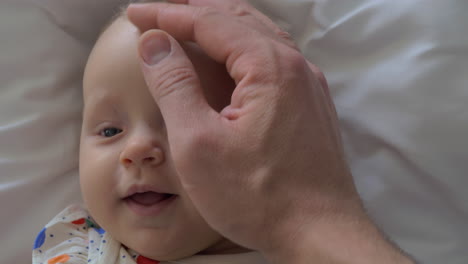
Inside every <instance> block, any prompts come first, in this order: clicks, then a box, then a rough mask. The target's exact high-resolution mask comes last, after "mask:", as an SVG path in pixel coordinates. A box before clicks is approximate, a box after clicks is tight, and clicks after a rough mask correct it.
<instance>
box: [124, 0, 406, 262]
mask: <svg viewBox="0 0 468 264" xmlns="http://www.w3.org/2000/svg"><path fill="white" fill-rule="evenodd" d="M173 2H177V3H179V4H178V5H174V4H165V3H151V4H135V5H131V6H130V7H129V8H128V9H127V12H128V16H129V19H130V20H131V21H132V22H133V23H134V24H135V25H137V26H138V27H139V28H140V29H141V30H142V31H146V32H145V33H144V34H143V35H142V37H141V38H140V44H139V52H140V56H141V67H142V71H143V73H144V76H145V79H146V82H147V84H148V87H149V89H150V92H151V94H152V95H153V97H154V100H155V101H156V102H157V103H158V105H159V106H160V109H161V113H162V115H163V116H164V118H165V120H166V124H167V129H168V133H169V142H170V147H171V152H172V153H173V157H174V165H175V166H176V168H177V170H178V171H179V172H180V174H179V177H180V182H181V184H182V186H183V188H184V189H185V190H186V191H187V194H188V195H189V196H190V198H191V199H192V201H193V202H194V205H195V206H196V207H197V208H198V210H199V212H200V213H201V215H202V216H203V217H204V219H206V221H207V222H208V223H209V224H210V225H211V226H212V227H213V228H214V229H216V230H217V231H219V232H220V233H221V234H223V235H224V236H226V237H228V238H230V239H231V240H232V241H234V242H237V243H238V244H241V245H244V246H246V247H249V248H253V249H256V250H258V251H260V252H262V253H263V254H264V255H265V256H266V257H267V258H268V259H269V260H270V261H271V262H272V263H296V264H299V263H301V264H302V263H304V264H306V263H312V262H314V263H360V264H362V263H412V261H411V260H410V258H408V257H407V256H405V254H403V253H402V252H401V251H400V250H399V249H398V248H397V247H395V246H394V245H393V244H392V243H390V242H389V241H388V240H386V239H385V237H384V236H383V235H382V233H381V232H380V231H379V230H378V228H377V227H376V226H375V225H374V224H373V223H372V221H371V220H370V219H369V217H368V216H367V215H366V213H365V211H364V209H363V206H362V203H361V200H360V198H359V195H358V193H357V191H356V188H355V185H354V182H353V179H352V175H351V173H350V171H349V168H348V166H347V164H346V162H345V159H344V155H343V150H342V144H341V139H340V133H339V129H338V125H337V116H336V112H335V110H334V105H333V102H332V100H331V98H330V95H329V91H328V88H327V86H326V81H325V80H324V78H323V75H322V74H321V72H320V71H319V70H318V69H317V67H315V66H313V65H312V64H311V63H309V62H308V61H307V60H306V59H305V58H304V57H303V56H302V54H301V53H300V52H299V50H298V49H297V47H296V46H295V45H294V43H293V42H292V41H291V39H290V38H289V37H288V34H286V33H285V32H283V31H281V30H280V29H279V28H278V27H277V26H276V25H275V24H273V23H272V22H271V20H269V19H268V18H267V17H266V16H264V15H262V14H261V13H259V12H258V11H257V10H255V9H254V8H252V7H251V6H250V5H248V4H246V3H245V2H243V1H241V0H231V1H216V0H189V1H173ZM157 29H159V30H157ZM163 30H164V31H163ZM176 39H177V40H184V41H185V40H189V41H194V42H196V43H197V44H198V45H199V46H200V47H201V48H202V49H203V50H204V51H205V52H206V53H207V54H208V55H209V56H210V57H211V58H213V59H214V60H216V61H217V62H219V63H222V64H225V65H226V68H227V70H228V72H229V74H230V76H231V77H232V78H233V79H234V80H235V82H236V87H235V90H234V91H233V93H232V97H231V100H230V103H229V105H227V106H226V107H225V108H224V109H223V110H222V111H221V112H218V111H214V110H213V109H212V108H211V107H210V106H209V105H208V104H207V103H206V100H205V99H204V98H203V96H202V90H201V87H200V85H199V80H198V76H197V74H196V72H195V71H194V68H193V66H192V65H191V63H190V61H189V60H188V59H187V58H186V56H185V54H184V52H183V50H182V48H181V47H180V46H179V45H178V43H177V41H176ZM219 89H224V87H222V86H220V87H219ZM181 101H183V102H184V104H183V105H184V106H183V107H182V108H176V107H175V103H176V102H181ZM181 131H190V132H191V133H190V134H189V135H187V134H186V133H182V132H181ZM194 153H195V155H193V154H194ZM195 157H196V158H195ZM226 207H229V208H230V210H229V211H226V210H224V209H225V208H226Z"/></svg>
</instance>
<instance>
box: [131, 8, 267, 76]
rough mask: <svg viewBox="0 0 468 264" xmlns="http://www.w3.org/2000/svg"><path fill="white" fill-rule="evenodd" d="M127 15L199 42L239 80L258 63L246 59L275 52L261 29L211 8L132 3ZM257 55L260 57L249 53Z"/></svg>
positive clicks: (146, 25)
mask: <svg viewBox="0 0 468 264" xmlns="http://www.w3.org/2000/svg"><path fill="white" fill-rule="evenodd" d="M127 16H128V18H129V19H130V21H131V22H132V23H133V24H135V25H136V26H137V27H138V28H139V29H140V30H141V31H146V30H148V29H151V28H158V29H162V30H164V31H166V32H167V33H169V34H170V35H172V36H173V37H174V38H176V39H178V40H181V41H194V42H196V43H197V44H198V45H199V46H200V47H201V48H202V49H203V50H204V51H205V52H206V53H207V54H208V56H210V57H212V58H213V59H214V60H216V61H217V62H219V63H223V64H226V67H227V69H228V71H229V73H230V74H231V77H232V78H233V79H235V80H236V81H239V80H241V79H242V77H243V76H245V74H246V73H247V72H248V69H246V68H245V67H247V68H248V67H249V65H254V64H258V63H252V62H250V63H243V61H244V59H247V58H250V59H252V58H253V59H255V58H259V56H258V53H259V52H268V50H270V51H271V49H269V47H268V46H269V45H268V43H272V41H265V40H266V39H267V38H266V37H265V36H262V34H261V33H260V32H258V31H255V29H252V28H249V27H247V26H246V25H244V24H242V23H240V22H239V21H237V20H236V19H234V18H233V17H231V16H228V15H226V14H223V13H221V12H219V11H217V10H216V9H213V8H209V7H198V6H189V5H179V4H168V3H147V4H132V5H130V6H129V7H128V9H127ZM270 48H271V45H270ZM253 54H255V55H256V56H249V55H253ZM261 57H263V58H269V57H272V56H271V54H270V56H261ZM263 63H264V62H263ZM234 64H242V65H243V67H237V69H239V72H238V71H237V70H236V69H233V68H236V67H235V65H234ZM240 68H243V69H240Z"/></svg>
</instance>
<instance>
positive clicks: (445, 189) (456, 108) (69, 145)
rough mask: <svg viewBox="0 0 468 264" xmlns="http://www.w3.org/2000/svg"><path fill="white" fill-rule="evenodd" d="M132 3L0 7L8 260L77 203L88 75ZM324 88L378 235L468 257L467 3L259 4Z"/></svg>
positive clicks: (58, 1) (1, 196)
mask: <svg viewBox="0 0 468 264" xmlns="http://www.w3.org/2000/svg"><path fill="white" fill-rule="evenodd" d="M124 2H127V0H99V1H95V0H79V1H77V0H2V1H0V36H1V37H0V209H1V210H2V212H8V213H2V217H1V218H0V242H1V245H2V247H0V263H29V262H30V259H31V244H32V241H33V239H34V235H35V234H36V233H37V230H40V229H41V227H43V225H44V223H47V221H49V220H50V217H51V216H52V215H54V214H56V212H58V211H60V210H61V209H62V208H64V207H65V206H66V205H68V204H70V203H72V202H79V201H80V195H79V183H78V169H77V168H78V141H79V133H80V117H81V113H80V111H81V107H82V102H81V78H82V76H81V75H82V72H83V68H84V64H85V62H86V58H87V56H88V53H89V51H90V49H91V47H92V46H93V43H94V40H95V38H96V36H97V34H98V33H99V31H100V30H101V28H102V26H103V25H104V23H106V21H108V20H109V18H110V17H111V16H112V14H113V13H114V12H115V10H116V7H117V6H118V5H120V4H122V3H124ZM250 2H252V3H253V4H254V5H255V6H257V7H259V8H260V10H262V11H263V12H265V13H266V14H268V15H269V16H270V17H272V18H273V20H274V21H275V22H277V23H279V24H280V25H281V26H282V27H283V28H284V29H286V30H288V31H289V32H290V33H291V35H292V36H293V38H294V39H295V40H296V41H297V43H298V45H299V47H300V48H301V50H302V52H303V53H304V54H305V55H306V56H307V57H308V58H309V59H310V60H311V61H312V62H313V63H315V64H317V65H318V66H319V67H320V68H321V69H323V70H324V72H325V75H326V77H327V79H328V81H329V84H330V90H331V92H332V95H333V98H334V100H335V103H336V106H337V110H338V114H339V117H340V125H341V128H342V131H343V136H344V143H345V147H346V150H347V154H348V158H349V162H350V167H351V169H352V171H353V174H354V177H355V179H356V183H357V185H358V189H359V191H360V193H361V194H362V196H363V198H364V200H365V204H366V206H367V208H368V210H369V212H370V213H371V215H372V217H373V218H374V219H376V221H377V223H378V224H379V225H380V226H381V227H382V229H383V230H384V231H385V232H386V233H387V234H388V235H389V237H391V238H392V239H393V240H394V241H396V242H397V243H398V244H399V245H400V246H401V247H402V248H403V249H404V250H406V251H408V252H410V253H411V254H412V255H414V256H416V257H417V258H418V259H419V260H420V261H421V262H422V263H427V264H438V263H448V264H466V263H467V259H468V250H467V246H466V245H468V228H466V225H467V223H468V203H467V202H466V201H468V192H466V190H465V189H466V186H468V177H467V176H466V175H467V173H468V162H467V157H468V141H467V140H466V135H468V110H467V101H468V99H467V98H468V89H467V86H468V85H467V83H468V19H466V13H467V12H468V1H466V0H443V1H442V0H392V1H390V0H389V1H384V0H251V1H250Z"/></svg>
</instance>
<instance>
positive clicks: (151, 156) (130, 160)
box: [120, 143, 164, 167]
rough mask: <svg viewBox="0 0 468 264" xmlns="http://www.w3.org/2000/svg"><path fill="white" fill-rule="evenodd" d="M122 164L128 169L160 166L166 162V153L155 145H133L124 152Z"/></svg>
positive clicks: (121, 159)
mask: <svg viewBox="0 0 468 264" xmlns="http://www.w3.org/2000/svg"><path fill="white" fill-rule="evenodd" d="M120 162H121V163H122V164H123V165H124V166H126V167H130V166H140V167H142V166H158V165H160V164H161V163H163V162H164V153H163V151H162V149H161V148H159V147H157V146H154V145H153V144H141V143H140V144H139V143H133V144H130V145H129V146H127V147H126V148H125V150H124V151H123V152H122V155H121V158H120Z"/></svg>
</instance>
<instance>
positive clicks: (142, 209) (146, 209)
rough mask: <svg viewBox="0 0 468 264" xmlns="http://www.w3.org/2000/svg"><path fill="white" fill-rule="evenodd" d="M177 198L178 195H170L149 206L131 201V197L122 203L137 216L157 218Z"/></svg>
mask: <svg viewBox="0 0 468 264" xmlns="http://www.w3.org/2000/svg"><path fill="white" fill-rule="evenodd" d="M178 197H179V196H178V195H171V196H170V197H168V198H166V199H164V200H161V201H158V202H156V203H153V204H149V205H147V204H142V203H139V202H137V201H135V200H134V199H131V197H129V198H125V199H124V201H125V203H126V204H127V206H128V207H129V208H130V210H131V211H132V212H134V213H135V214H137V215H139V216H157V215H159V214H161V213H162V212H163V211H164V210H165V209H166V208H167V207H169V206H170V205H171V204H172V203H173V202H174V200H176V199H177V198H178Z"/></svg>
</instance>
